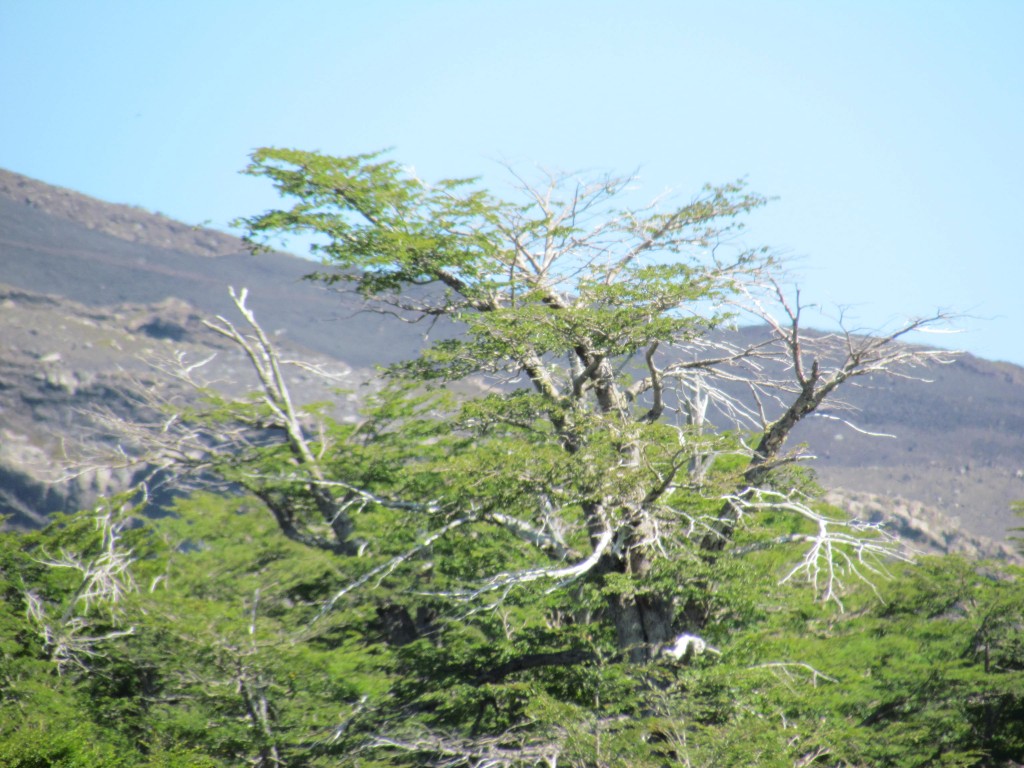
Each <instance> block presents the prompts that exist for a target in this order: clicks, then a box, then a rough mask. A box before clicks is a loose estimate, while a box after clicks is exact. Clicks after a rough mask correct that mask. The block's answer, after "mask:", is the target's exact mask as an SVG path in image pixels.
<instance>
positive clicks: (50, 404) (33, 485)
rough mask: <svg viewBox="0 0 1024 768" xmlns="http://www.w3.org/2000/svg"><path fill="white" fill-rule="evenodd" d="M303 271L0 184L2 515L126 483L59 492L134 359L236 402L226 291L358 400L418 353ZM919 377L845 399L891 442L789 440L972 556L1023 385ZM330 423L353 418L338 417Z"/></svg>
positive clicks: (69, 486)
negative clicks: (219, 388) (168, 368)
mask: <svg viewBox="0 0 1024 768" xmlns="http://www.w3.org/2000/svg"><path fill="white" fill-rule="evenodd" d="M311 268H312V265H311V264H310V262H308V261H304V260H302V259H298V258H296V257H293V256H288V255H285V254H277V253H267V254H261V255H259V256H253V255H251V254H249V253H247V252H246V251H245V250H244V248H243V244H242V243H241V242H240V241H239V240H237V239H235V238H232V237H230V236H228V235H225V234H223V233H219V232H212V231H210V230H203V229H196V228H192V227H189V226H187V225H184V224H181V223H179V222H174V221H172V220H170V219H167V218H165V217H162V216H159V215H156V214H150V213H147V212H146V211H144V210H142V209H139V208H135V207H129V206H119V205H111V204H108V203H104V202H101V201H97V200H92V199H90V198H87V197H84V196H82V195H79V194H77V193H75V192H72V191H69V190H63V189H59V188H56V187H52V186H49V185H46V184H42V183H41V182H37V181H34V180H32V179H27V178H25V177H22V176H18V175H17V174H11V173H8V172H6V171H0V284H3V285H2V287H0V512H2V513H4V514H8V515H12V516H13V517H12V522H13V523H14V524H19V525H34V524H38V523H39V522H41V521H42V520H43V519H45V515H46V514H48V513H50V512H52V511H55V510H58V509H74V508H77V507H79V506H82V505H86V504H89V503H91V501H92V500H93V499H94V498H95V497H96V495H97V494H99V493H106V492H110V491H111V490H116V489H117V488H119V487H123V485H124V484H126V483H127V482H129V481H130V478H128V477H121V476H118V475H117V473H110V472H106V473H104V472H103V471H96V472H93V473H91V474H87V475H82V476H78V477H75V478H72V479H69V478H68V477H67V468H68V466H67V465H68V462H67V456H68V455H69V447H68V446H69V445H70V444H72V443H74V442H75V441H76V440H80V439H82V438H83V437H85V436H87V434H88V429H89V428H88V423H87V419H86V417H85V416H84V415H83V414H85V413H87V411H88V410H89V408H90V407H93V406H95V405H97V404H100V405H104V406H107V407H110V408H113V409H115V410H116V409H118V408H121V409H123V410H124V412H125V415H126V417H127V416H128V415H130V412H131V407H132V406H131V402H130V398H128V397H127V395H126V393H127V392H128V391H129V389H130V384H132V383H134V382H138V381H139V380H142V381H148V382H149V383H150V385H152V386H156V385H157V383H158V382H157V381H156V379H155V378H154V377H156V376H157V374H156V373H155V371H154V369H153V368H152V367H150V366H149V365H148V364H147V363H145V362H144V361H143V359H144V358H146V357H152V356H154V355H157V356H158V355H160V354H164V355H167V354H170V353H172V352H174V351H184V352H186V353H187V354H190V355H193V356H195V357H194V359H198V358H199V356H200V355H204V356H205V354H207V353H208V352H210V351H216V352H218V357H217V360H216V363H215V364H214V366H213V367H212V368H211V373H212V374H213V375H216V376H218V377H220V378H222V379H224V380H228V381H233V382H235V384H236V386H242V385H243V382H245V381H246V380H247V377H248V375H249V374H248V372H247V368H246V365H245V361H244V360H243V359H242V357H241V355H240V354H239V353H238V352H237V351H235V350H231V349H228V348H226V347H225V346H224V344H223V343H222V342H221V341H220V340H219V339H218V338H216V337H215V336H214V335H213V334H212V333H210V332H209V331H207V330H206V329H205V328H204V327H203V326H202V323H201V318H202V317H209V316H211V315H214V314H224V315H228V316H231V317H234V316H235V315H234V309H233V307H232V305H231V302H230V299H229V297H228V292H227V286H229V285H234V286H236V287H243V286H244V287H248V288H249V290H250V294H251V296H252V299H251V301H250V306H252V307H253V308H254V310H255V311H256V313H257V317H259V318H260V320H261V321H262V323H263V325H264V327H265V328H266V329H267V330H268V331H270V332H273V333H274V334H275V339H276V341H277V343H279V344H280V345H282V347H283V348H284V349H285V350H286V351H287V352H289V353H290V354H294V355H296V356H302V357H304V358H306V359H316V360H319V361H320V362H323V363H324V364H325V365H328V366H333V367H334V370H337V371H343V372H344V373H345V375H346V376H348V377H349V380H351V381H352V383H353V386H354V388H355V389H356V390H358V383H359V382H360V381H363V380H366V379H369V378H372V375H373V374H372V369H373V366H375V365H376V364H379V363H386V362H390V361H394V360H399V359H403V358H406V357H409V356H410V355H411V354H412V353H414V351H415V350H416V349H417V348H418V347H419V346H420V345H421V344H422V341H423V333H424V332H425V331H426V330H427V329H426V328H424V327H421V326H419V325H411V326H410V325H406V324H402V323H394V322H388V321H387V320H385V318H382V317H381V316H380V315H376V314H373V313H368V312H362V311H360V306H359V304H358V303H357V302H355V301H354V300H353V299H352V297H351V296H349V295H346V294H342V293H340V292H337V291H332V290H329V289H326V288H324V287H323V286H320V285H318V284H314V283H310V282H307V281H303V280H302V276H303V275H305V274H306V273H307V272H309V271H310V270H311ZM443 331H444V329H436V328H435V329H433V330H432V332H439V333H440V332H443ZM928 376H929V378H931V379H932V380H933V383H931V384H927V385H925V384H921V383H918V382H911V381H905V380H900V379H888V378H876V379H875V380H870V379H868V380H862V381H860V382H858V385H857V386H854V387H849V388H847V389H846V391H845V393H844V397H845V399H846V400H847V401H848V402H849V403H850V404H851V405H852V406H854V408H855V412H854V413H853V414H852V415H851V418H852V420H854V421H855V422H856V423H857V425H858V426H860V427H861V428H863V429H865V430H868V431H872V432H883V433H891V434H894V435H896V437H895V438H872V437H868V436H865V435H863V434H859V433H857V432H855V431H853V430H850V429H848V428H846V427H843V426H842V425H841V424H840V423H839V422H836V421H832V420H828V419H824V418H816V419H811V420H809V421H808V422H807V423H806V424H805V425H802V426H801V427H800V428H799V432H798V434H797V439H798V440H801V441H804V442H806V443H807V444H808V445H809V447H810V450H811V452H812V453H814V454H816V455H817V456H818V461H817V462H816V464H815V466H816V470H817V472H818V474H819V477H820V479H821V481H822V483H823V484H824V485H825V486H827V487H831V488H839V489H843V488H846V489H854V490H851V491H847V492H842V493H840V494H839V495H837V496H834V497H833V500H834V501H836V502H837V503H840V504H841V505H843V506H848V507H851V508H853V509H856V510H859V511H860V512H861V513H863V514H868V511H870V514H871V515H875V514H882V512H880V511H879V510H886V509H887V510H888V512H887V513H886V514H895V515H897V518H898V519H899V520H900V521H902V522H900V523H899V525H900V526H901V527H902V528H904V529H905V531H906V532H908V533H909V534H911V535H912V536H916V537H917V539H918V540H919V541H922V542H924V543H926V544H928V545H929V546H934V547H936V548H938V549H942V548H944V547H945V548H950V547H953V548H961V549H967V550H970V549H971V548H972V547H973V548H975V549H977V548H978V547H987V546H989V545H988V544H985V543H984V538H977V537H991V538H994V539H1003V538H1004V537H1005V536H1006V533H1007V531H1008V529H1009V528H1010V527H1012V526H1014V525H1016V524H1017V520H1016V518H1015V517H1014V516H1013V515H1012V513H1011V512H1010V509H1009V505H1010V502H1011V501H1012V500H1014V499H1018V498H1024V369H1022V368H1019V367H1017V366H1013V365H1009V364H1005V363H994V362H989V361H986V360H981V359H978V358H974V357H971V356H969V355H967V356H963V357H961V358H959V359H958V360H957V361H956V362H955V363H953V364H952V365H948V366H942V367H938V368H936V369H934V370H932V371H930V372H929V374H928ZM147 377H148V378H147ZM295 385H296V388H297V390H298V392H299V394H300V396H301V397H303V398H304V399H307V400H318V399H322V398H323V396H324V394H325V392H326V391H327V390H325V389H323V386H322V385H321V384H319V383H317V382H316V381H313V380H312V378H311V377H307V378H305V379H299V380H296V382H295ZM341 409H342V412H343V413H345V412H346V409H347V412H348V413H350V414H351V413H352V412H353V411H354V403H342V404H341ZM108 437H109V436H108ZM89 439H96V440H103V439H104V437H103V436H102V435H99V436H97V435H91V436H90V437H89ZM925 529H927V531H926V532H924V531H925ZM914 531H917V532H918V533H916V534H915V533H914ZM958 542H959V543H958ZM979 542H980V543H979Z"/></svg>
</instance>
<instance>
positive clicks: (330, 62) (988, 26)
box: [0, 0, 1024, 364]
mask: <svg viewBox="0 0 1024 768" xmlns="http://www.w3.org/2000/svg"><path fill="white" fill-rule="evenodd" d="M1022 41H1024V1H1022V0H1003V1H1001V2H998V1H996V0H957V1H954V0H927V2H911V1H910V0H877V1H872V0H851V1H850V2H842V1H839V0H804V1H803V2H796V1H795V0H794V1H793V2H784V1H781V0H780V1H775V0H758V1H756V2H755V1H754V0H751V1H750V2H738V1H736V2H733V1H731V0H721V1H720V0H716V1H714V2H707V1H706V0H705V1H703V2H691V1H690V0H676V1H674V2H673V1H671V0H663V1H660V2H659V1H656V0H631V2H628V3H627V2H623V1H622V0H619V1H618V2H602V1H601V0H579V1H577V0H566V1H563V2H559V1H558V0H546V1H545V2H532V1H530V0H516V1H515V2H513V1H509V2H498V1H497V0H494V1H492V2H488V1H487V0H436V1H434V2H432V1H431V0H419V1H418V2H411V1H407V2H401V1H399V0H394V1H392V2H387V1H386V0H359V1H358V2H357V1H356V0H352V1H345V0H335V1H334V2H327V1H326V0H324V1H323V2H304V1H303V0H289V1H288V2H285V0H278V1H277V2H263V1H260V0H237V1H236V0H203V1H202V2H196V1H194V0H176V1H175V2H173V3H171V2H155V1H154V2H149V0H135V1H133V2H110V1H104V0H90V2H82V0H73V1H66V2H65V1H61V0H3V2H0V167H4V168H7V169H9V170H13V171H16V172H19V173H23V174H26V175H28V176H32V177H35V178H38V179H41V180H43V181H46V182H49V183H52V184H58V185H61V186H65V187H70V188H72V189H75V190H78V191H81V192H84V193H87V194H90V195H94V196H96V197H100V198H103V199H106V200H109V201H112V202H121V203H131V204H135V205H141V206H143V207H145V208H148V209H150V210H155V211H161V212H163V213H165V214H167V215H170V216H172V217H174V218H177V219H181V220H183V221H186V222H189V223H200V222H206V221H208V222H210V223H211V224H212V225H213V226H216V227H220V228H226V226H227V222H229V221H230V220H231V219H232V218H234V217H236V216H240V215H248V214H252V213H255V212H258V211H262V210H264V209H265V208H267V207H269V206H271V205H273V204H274V201H275V198H274V197H273V193H272V192H270V191H269V190H268V188H267V187H266V185H265V182H262V181H260V180H256V179H251V178H248V177H243V176H240V175H239V174H238V171H239V170H240V169H242V168H243V167H244V166H245V164H246V162H247V156H248V153H249V152H250V151H252V150H253V149H254V148H256V147H259V146H265V145H274V146H289V147H296V148H302V149H319V150H322V151H324V152H329V153H333V154H352V153H356V152H363V151H368V150H373V149H379V148H382V147H389V146H391V147H395V148H396V149H395V154H394V157H395V158H396V159H398V160H400V161H401V162H403V163H408V164H410V165H414V166H415V167H416V170H417V173H418V174H419V175H420V176H421V177H423V178H427V179H430V178H439V177H444V176H463V175H482V176H483V177H484V178H485V180H486V181H487V182H488V183H489V184H493V185H496V186H497V185H500V184H501V183H503V181H504V179H503V177H502V173H503V171H502V170H501V167H500V165H499V163H497V162H496V161H497V160H507V161H511V162H513V163H515V164H517V165H521V166H523V167H526V168H527V169H528V168H529V167H531V166H536V165H541V166H544V167H547V168H552V169H559V170H566V171H576V170H587V169H593V170H596V171H617V172H629V171H632V170H634V169H637V168H639V170H640V176H641V180H642V182H643V185H644V187H643V188H644V190H648V191H649V192H650V196H651V197H653V196H655V195H657V194H659V193H661V192H662V191H664V190H665V189H666V188H668V187H670V188H672V189H673V190H675V191H677V192H678V193H679V194H680V195H681V196H683V197H684V198H688V197H690V196H691V195H692V194H694V193H696V192H697V191H698V190H699V188H700V186H701V185H702V184H703V183H704V182H708V181H710V182H725V181H731V180H733V179H736V178H738V177H746V178H747V180H748V182H749V185H750V187H751V188H752V189H753V190H755V191H757V192H761V193H763V194H766V195H771V196H777V197H778V200H777V201H776V202H774V203H773V204H772V205H770V206H769V207H768V208H767V209H766V210H764V211H763V212H759V213H758V214H757V215H756V216H755V217H754V218H753V219H752V220H751V222H750V225H749V226H750V231H749V232H748V235H747V237H748V239H750V240H751V241H752V242H751V244H754V242H756V243H758V244H760V243H762V242H763V243H766V244H770V245H772V246H774V247H775V248H777V249H778V250H779V251H781V252H783V253H786V254H789V255H790V256H791V257H793V258H794V266H795V268H796V271H797V272H798V273H799V274H800V282H801V284H802V288H803V295H804V296H805V297H806V298H807V299H808V300H814V301H818V302H821V303H822V304H823V305H824V306H826V307H829V308H831V310H832V311H833V313H834V312H835V311H836V308H837V307H839V306H844V307H849V308H850V310H849V311H851V312H852V313H853V314H854V315H855V316H856V317H857V318H858V320H859V321H860V325H863V326H865V327H868V326H880V325H883V324H885V323H887V322H892V321H895V320H898V319H900V318H902V317H904V316H906V315H922V314H929V313H931V312H934V311H935V310H936V309H938V308H942V309H952V310H958V311H960V312H963V313H966V314H967V315H969V317H967V318H965V319H964V320H963V321H962V322H960V323H959V325H960V327H961V328H963V329H964V332H963V333H962V334H961V335H959V336H956V337H953V338H952V339H950V338H940V339H935V338H931V337H929V338H927V339H921V341H922V342H927V341H936V342H942V343H944V344H946V345H950V344H952V345H954V346H959V347H962V348H965V349H967V350H969V351H971V352H974V353H975V354H978V355H981V356H984V357H988V358H993V359H1000V360H1009V361H1012V362H1016V363H1018V364H1024V300H1022V298H1021V290H1022V286H1024V234H1022V232H1021V229H1022V225H1024V42H1022ZM0 281H2V276H0Z"/></svg>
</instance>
